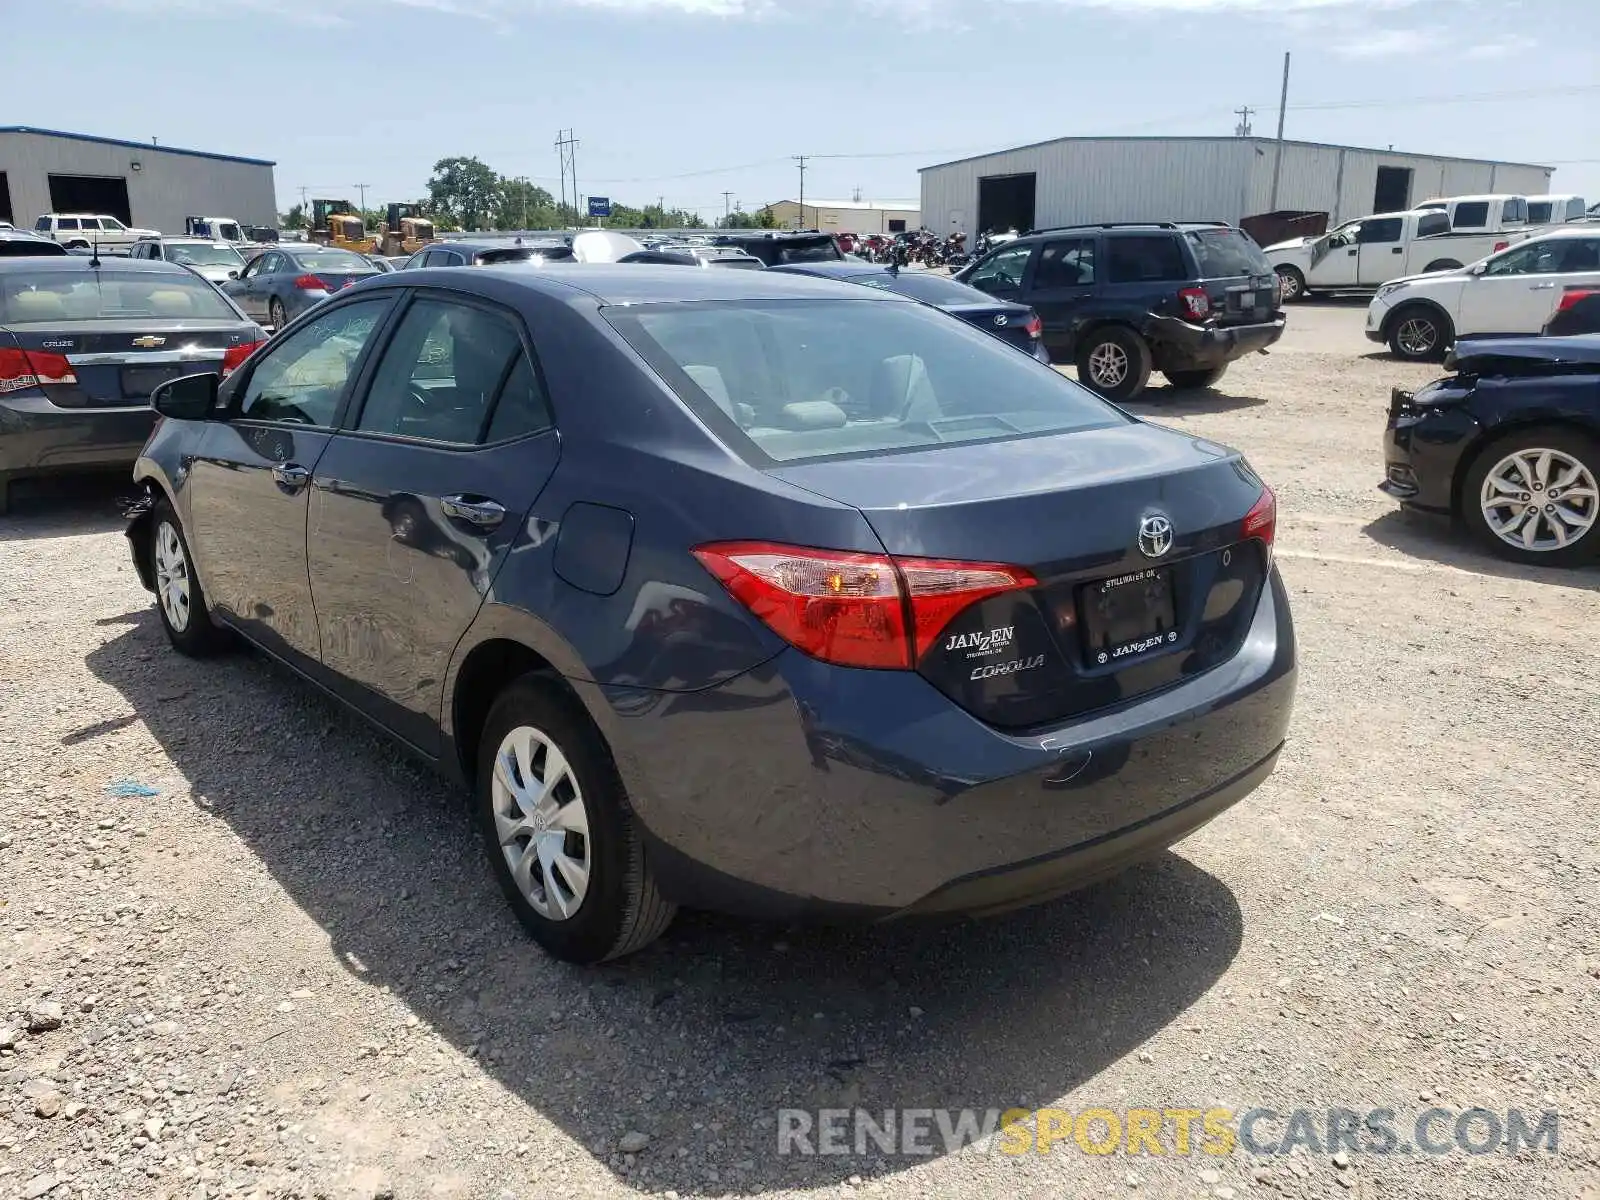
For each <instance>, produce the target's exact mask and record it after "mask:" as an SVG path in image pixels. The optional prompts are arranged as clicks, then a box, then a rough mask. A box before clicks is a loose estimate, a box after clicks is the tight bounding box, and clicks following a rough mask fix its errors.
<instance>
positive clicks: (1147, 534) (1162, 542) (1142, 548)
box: [1139, 513, 1172, 558]
mask: <svg viewBox="0 0 1600 1200" xmlns="http://www.w3.org/2000/svg"><path fill="white" fill-rule="evenodd" d="M1171 549H1172V522H1171V521H1170V520H1169V519H1168V518H1166V517H1164V516H1162V515H1161V514H1160V513H1152V514H1151V515H1150V516H1148V517H1146V518H1144V520H1142V521H1140V522H1139V553H1140V554H1142V555H1144V556H1145V557H1146V558H1160V557H1161V556H1162V555H1163V554H1165V553H1166V552H1167V551H1168V550H1171Z"/></svg>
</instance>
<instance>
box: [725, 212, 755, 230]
mask: <svg viewBox="0 0 1600 1200" xmlns="http://www.w3.org/2000/svg"><path fill="white" fill-rule="evenodd" d="M717 225H718V226H719V227H720V228H722V229H759V228H761V221H760V218H758V217H757V216H756V215H755V214H754V213H747V212H745V210H744V209H742V208H737V207H736V208H734V210H733V211H732V212H731V213H729V214H728V215H727V216H725V217H723V218H722V220H720V221H718V222H717Z"/></svg>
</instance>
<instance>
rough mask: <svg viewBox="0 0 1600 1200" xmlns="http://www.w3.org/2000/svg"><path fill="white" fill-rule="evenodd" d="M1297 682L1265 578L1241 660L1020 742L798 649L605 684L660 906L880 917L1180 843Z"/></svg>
mask: <svg viewBox="0 0 1600 1200" xmlns="http://www.w3.org/2000/svg"><path fill="white" fill-rule="evenodd" d="M1295 675H1296V657H1295V644H1294V630H1293V622H1292V620H1291V618H1290V615H1289V609H1288V602H1287V598H1286V596H1285V593H1284V590H1283V585H1282V583H1281V581H1280V580H1279V578H1278V576H1277V573H1276V572H1275V571H1274V572H1273V573H1272V574H1271V576H1270V585H1269V586H1268V587H1266V588H1264V589H1263V590H1262V595H1261V599H1260V602H1259V604H1258V606H1257V611H1256V614H1255V617H1254V620H1253V622H1252V625H1251V629H1250V632H1249V634H1248V636H1247V637H1246V639H1245V642H1244V644H1243V646H1242V648H1241V649H1240V652H1239V653H1238V654H1237V655H1236V656H1235V657H1234V658H1233V659H1232V660H1230V661H1229V662H1228V663H1226V664H1225V665H1223V666H1221V667H1218V668H1216V669H1214V670H1211V671H1208V672H1205V673H1204V674H1201V675H1198V676H1196V677H1194V678H1192V679H1189V680H1186V681H1185V682H1183V683H1181V684H1179V685H1177V686H1175V687H1172V688H1169V689H1167V690H1166V691H1164V692H1160V693H1156V694H1154V695H1149V696H1144V697H1141V698H1140V699H1139V700H1137V701H1135V702H1131V703H1129V704H1127V705H1125V706H1123V707H1122V708H1120V709H1113V710H1110V711H1103V712H1099V713H1096V714H1093V715H1091V716H1089V717H1087V718H1082V719H1077V720H1074V721H1071V722H1069V723H1067V724H1064V725H1061V726H1059V727H1056V728H1052V729H1046V730H1041V731H1037V732H1035V733H1032V734H1028V735H1020V734H1012V733H1005V732H1002V731H999V730H996V729H994V728H991V727H990V726H987V725H984V724H983V723H981V722H979V721H977V720H976V719H974V718H973V717H971V716H969V715H968V714H966V713H965V712H963V711H961V710H960V709H958V708H956V707H955V706H954V705H952V704H951V703H950V702H949V701H948V700H946V699H945V698H944V697H943V696H941V695H940V694H939V693H937V692H936V691H935V690H934V689H933V688H932V687H931V686H930V685H929V684H927V683H926V682H925V681H923V680H922V679H921V678H920V677H919V676H917V675H914V674H911V673H905V672H894V671H852V670H845V669H841V668H838V667H830V666H827V665H825V664H822V663H818V662H815V661H814V660H811V659H808V658H805V657H804V656H802V655H800V654H799V653H798V652H795V651H785V652H784V653H783V654H781V655H780V656H779V657H778V658H776V659H774V660H772V661H771V662H769V663H767V664H765V665H764V666H763V667H760V668H757V669H756V670H754V671H751V672H749V673H747V674H746V675H743V676H740V677H739V678H738V679H735V680H732V681H730V682H729V683H727V684H725V685H723V686H721V687H718V688H713V689H709V690H707V691H704V692H698V693H691V694H665V693H642V692H640V691H638V690H637V689H621V688H614V689H606V690H605V692H604V693H603V694H604V695H605V696H606V698H607V699H608V701H609V709H610V711H609V712H607V713H605V714H604V720H603V724H605V725H607V726H608V728H607V733H608V735H609V736H610V738H611V741H612V748H613V751H614V753H615V755H616V760H617V764H618V767H619V770H620V771H621V773H622V776H623V779H624V782H625V783H626V785H627V787H628V790H629V794H630V796H631V798H632V801H633V806H634V810H635V813H636V815H637V817H638V819H639V822H640V825H641V826H642V828H643V830H644V833H645V835H646V840H647V846H648V848H649V849H648V852H649V854H650V856H651V864H652V867H653V869H654V871H655V873H656V875H657V878H658V880H659V883H660V885H661V887H662V890H663V892H664V893H665V894H667V895H668V896H670V897H671V898H673V899H674V900H677V901H678V902H679V903H682V904H684V905H687V906H690V907H700V908H711V909H718V910H722V911H730V912H736V913H740V914H743V915H751V916H761V917H768V918H774V919H803V918H824V919H850V920H860V919H866V920H879V919H884V918H888V917H893V916H899V915H918V914H931V913H949V912H973V911H988V910H998V909H1002V908H1008V907H1014V906H1016V905H1019V904H1027V903H1031V902H1034V901H1037V900H1042V899H1047V898H1049V897H1051V896H1053V895H1057V894H1059V893H1061V892H1064V891H1067V890H1070V889H1072V888H1075V887H1079V886H1082V885H1083V884H1085V883H1088V882H1092V881H1093V880H1094V879H1097V878H1100V877H1101V876H1103V875H1105V874H1108V873H1111V872H1113V871H1115V870H1118V869H1120V868H1121V867H1122V866H1124V865H1126V864H1128V863H1130V862H1132V861H1134V860H1136V859H1138V858H1142V857H1146V856H1149V855H1152V854H1155V853H1157V852H1159V851H1160V850H1162V849H1164V848H1165V847H1167V846H1170V845H1171V844H1172V843H1173V842H1175V841H1177V840H1178V839H1180V838H1182V837H1184V836H1185V835H1186V834H1188V833H1189V832H1190V831H1192V830H1193V829H1195V828H1197V827H1198V826H1200V825H1201V824H1204V823H1205V822H1206V821H1208V820H1210V819H1211V818H1212V817H1213V816H1215V815H1216V814H1217V813H1219V812H1221V811H1222V810H1223V809H1224V808H1227V807H1228V806H1229V805H1231V804H1233V803H1235V802H1237V801H1238V800H1240V799H1242V798H1243V797H1244V796H1245V795H1247V794H1248V793H1249V792H1250V791H1251V790H1252V789H1254V788H1255V787H1256V786H1257V785H1258V784H1260V782H1261V781H1262V780H1263V779H1265V778H1266V776H1267V775H1268V774H1269V773H1270V772H1271V770H1272V766H1273V763H1274V762H1275V760H1276V757H1277V754H1278V752H1279V750H1280V749H1281V748H1282V745H1283V742H1284V738H1285V735H1286V732H1287V729H1288V723H1289V717H1290V713H1291V709H1292V706H1293V697H1294V688H1295Z"/></svg>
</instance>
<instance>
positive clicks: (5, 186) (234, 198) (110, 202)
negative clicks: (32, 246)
mask: <svg viewBox="0 0 1600 1200" xmlns="http://www.w3.org/2000/svg"><path fill="white" fill-rule="evenodd" d="M272 168H273V164H272V163H271V162H268V161H267V160H266V159H261V158H239V157H236V156H234V155H231V154H210V153H207V152H205V151H202V150H177V149H174V148H173V147H170V146H158V145H154V144H147V143H145V142H125V141H121V140H120V139H117V138H103V137H91V136H89V135H87V134H77V133H59V132H57V131H55V130H52V129H30V128H28V127H27V126H25V125H12V126H0V221H10V222H11V223H12V224H13V225H18V226H32V225H33V223H34V220H35V219H36V218H37V217H39V216H40V215H42V214H44V213H49V212H69V213H71V212H77V213H84V212H87V213H103V214H106V215H107V216H113V217H116V218H118V219H119V220H121V221H122V222H123V223H124V224H127V225H139V226H144V227H146V228H149V229H159V230H161V231H162V232H163V233H182V232H183V218H184V217H185V216H187V215H190V214H195V215H202V214H203V215H207V216H221V217H233V218H235V219H236V220H239V221H242V222H244V223H245V224H246V225H272V226H276V225H277V223H278V198H277V191H276V188H275V186H274V183H273V178H272Z"/></svg>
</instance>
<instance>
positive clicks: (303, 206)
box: [300, 187, 311, 215]
mask: <svg viewBox="0 0 1600 1200" xmlns="http://www.w3.org/2000/svg"><path fill="white" fill-rule="evenodd" d="M310 191H311V189H310V188H308V187H303V188H301V189H300V211H301V214H302V215H304V213H305V210H306V208H307V207H308V206H309V205H310V203H311V202H310V201H309V200H307V199H306V194H307V193H308V192H310Z"/></svg>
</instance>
